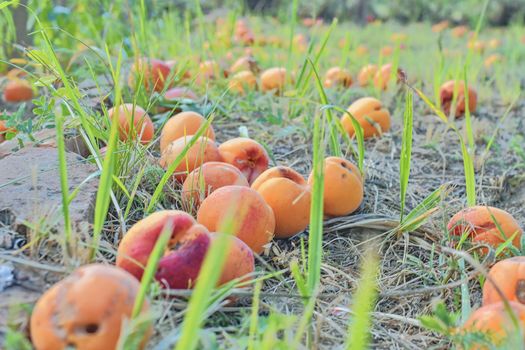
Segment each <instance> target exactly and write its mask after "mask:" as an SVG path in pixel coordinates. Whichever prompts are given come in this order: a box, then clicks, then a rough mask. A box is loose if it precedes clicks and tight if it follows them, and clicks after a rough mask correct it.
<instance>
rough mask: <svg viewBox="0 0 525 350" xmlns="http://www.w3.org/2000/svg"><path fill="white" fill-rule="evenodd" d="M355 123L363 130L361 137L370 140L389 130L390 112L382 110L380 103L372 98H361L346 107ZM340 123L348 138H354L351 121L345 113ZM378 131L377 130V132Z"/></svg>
mask: <svg viewBox="0 0 525 350" xmlns="http://www.w3.org/2000/svg"><path fill="white" fill-rule="evenodd" d="M347 111H348V112H350V113H351V114H352V115H353V116H354V118H355V119H356V120H357V122H358V123H359V124H360V125H361V127H362V128H363V136H364V137H365V138H370V137H374V136H380V135H381V134H382V133H384V132H387V131H388V130H390V112H388V110H387V109H386V108H383V106H382V104H381V101H379V100H378V99H376V98H373V97H363V98H360V99H358V100H357V101H355V102H354V103H352V104H351V105H350V107H348V109H347ZM341 123H342V125H343V127H344V129H345V130H346V131H347V132H348V134H349V135H350V136H354V134H355V130H354V126H353V124H352V119H351V118H350V116H349V115H348V114H346V113H345V115H343V116H342V117H341ZM378 129H379V130H378Z"/></svg>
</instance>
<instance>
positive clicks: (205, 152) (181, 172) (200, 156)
mask: <svg viewBox="0 0 525 350" xmlns="http://www.w3.org/2000/svg"><path fill="white" fill-rule="evenodd" d="M192 137H193V135H187V136H183V137H181V138H179V139H177V140H175V141H172V142H171V143H170V144H168V146H166V149H165V150H164V152H162V155H161V158H160V161H159V164H160V166H162V167H163V168H164V169H167V168H168V167H169V166H170V164H171V163H173V162H174V161H175V159H177V157H178V156H179V155H180V154H181V153H182V151H183V150H184V148H185V147H186V145H187V144H188V143H189V142H190V140H191V139H192ZM221 160H222V158H221V155H220V154H219V150H218V149H217V146H216V145H215V142H214V141H212V140H210V139H208V138H206V137H204V136H201V137H199V138H198V139H197V141H196V142H195V144H193V146H191V147H190V148H189V149H188V152H187V153H186V155H185V156H184V158H183V159H182V161H181V162H180V164H179V165H178V166H177V167H176V168H175V172H174V177H175V179H177V180H178V181H181V182H182V181H184V180H185V179H186V176H187V175H188V173H190V172H192V171H193V170H194V169H196V168H198V167H200V166H201V165H202V164H204V163H206V162H213V161H221Z"/></svg>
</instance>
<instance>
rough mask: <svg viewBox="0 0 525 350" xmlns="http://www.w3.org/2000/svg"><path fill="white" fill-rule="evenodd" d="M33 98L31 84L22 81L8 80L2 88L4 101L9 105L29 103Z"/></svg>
mask: <svg viewBox="0 0 525 350" xmlns="http://www.w3.org/2000/svg"><path fill="white" fill-rule="evenodd" d="M32 98H33V89H32V88H31V84H29V83H28V82H27V81H26V80H23V79H13V80H10V81H9V82H8V83H7V84H6V86H5V88H4V101H5V102H10V103H17V102H24V101H29V100H31V99H32Z"/></svg>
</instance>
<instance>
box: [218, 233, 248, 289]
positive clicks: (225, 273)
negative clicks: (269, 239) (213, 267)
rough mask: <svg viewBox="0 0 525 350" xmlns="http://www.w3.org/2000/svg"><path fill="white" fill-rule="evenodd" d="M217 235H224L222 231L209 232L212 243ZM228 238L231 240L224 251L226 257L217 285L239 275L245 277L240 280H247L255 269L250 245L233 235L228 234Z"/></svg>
mask: <svg viewBox="0 0 525 350" xmlns="http://www.w3.org/2000/svg"><path fill="white" fill-rule="evenodd" d="M219 235H224V233H215V232H214V233H212V234H211V238H212V243H213V240H215V239H217V238H218V237H219ZM228 239H229V240H230V241H231V242H230V247H229V249H228V251H227V253H226V256H227V257H228V258H227V259H226V261H225V262H224V266H223V268H222V274H221V277H220V278H219V282H218V283H217V284H218V285H223V284H226V283H228V282H230V281H233V280H235V279H238V278H241V277H245V278H244V279H242V282H244V281H249V280H250V279H251V278H252V277H251V276H250V275H251V274H253V272H254V271H255V259H254V257H253V251H252V250H251V249H250V247H249V246H248V245H247V244H246V243H244V242H243V241H242V240H240V239H239V238H237V237H235V236H232V235H228ZM239 282H241V281H239Z"/></svg>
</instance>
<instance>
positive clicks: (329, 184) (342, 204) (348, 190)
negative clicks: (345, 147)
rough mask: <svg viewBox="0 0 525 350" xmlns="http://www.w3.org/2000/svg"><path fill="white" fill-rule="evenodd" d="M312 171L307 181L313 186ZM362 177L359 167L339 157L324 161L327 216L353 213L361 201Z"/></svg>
mask: <svg viewBox="0 0 525 350" xmlns="http://www.w3.org/2000/svg"><path fill="white" fill-rule="evenodd" d="M313 182H314V178H313V173H312V174H310V177H309V178H308V183H309V184H310V186H313ZM363 197H364V188H363V179H362V177H361V172H360V171H359V169H358V168H357V167H356V166H355V165H354V164H352V163H351V162H350V161H348V160H346V159H344V158H340V157H328V158H326V159H325V161H324V195H323V201H324V214H325V215H326V216H329V217H333V216H343V215H348V214H351V213H353V212H354V211H356V210H357V208H359V206H360V205H361V203H362V202H363Z"/></svg>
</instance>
